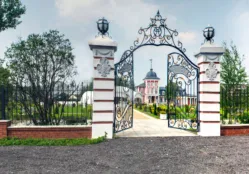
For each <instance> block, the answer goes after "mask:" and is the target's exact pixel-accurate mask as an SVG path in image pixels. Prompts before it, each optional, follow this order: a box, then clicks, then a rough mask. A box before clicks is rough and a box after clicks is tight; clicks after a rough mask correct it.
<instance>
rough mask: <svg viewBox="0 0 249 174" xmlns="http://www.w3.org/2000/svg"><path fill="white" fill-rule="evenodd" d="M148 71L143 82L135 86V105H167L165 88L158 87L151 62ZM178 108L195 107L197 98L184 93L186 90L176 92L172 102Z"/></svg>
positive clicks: (157, 79)
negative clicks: (183, 106) (182, 106)
mask: <svg viewBox="0 0 249 174" xmlns="http://www.w3.org/2000/svg"><path fill="white" fill-rule="evenodd" d="M150 61H151V68H150V71H149V72H148V73H147V74H146V76H145V78H144V79H143V80H144V82H143V83H141V84H140V85H138V86H136V88H135V90H136V96H139V97H136V96H135V97H134V99H135V100H134V102H135V103H147V104H152V103H157V104H166V103H167V93H166V86H165V87H159V86H158V84H159V81H160V78H159V77H158V76H157V74H156V72H154V71H153V68H152V60H151V59H150ZM174 103H175V104H176V105H178V106H181V105H196V104H197V97H196V95H189V94H187V93H186V90H180V91H178V95H177V97H176V99H175V101H174Z"/></svg>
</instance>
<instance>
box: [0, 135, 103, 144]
mask: <svg viewBox="0 0 249 174" xmlns="http://www.w3.org/2000/svg"><path fill="white" fill-rule="evenodd" d="M105 140H106V137H105V136H103V137H99V138H96V139H88V138H78V139H33V138H29V139H19V138H4V139H0V146H79V145H89V144H98V143H101V142H104V141H105Z"/></svg>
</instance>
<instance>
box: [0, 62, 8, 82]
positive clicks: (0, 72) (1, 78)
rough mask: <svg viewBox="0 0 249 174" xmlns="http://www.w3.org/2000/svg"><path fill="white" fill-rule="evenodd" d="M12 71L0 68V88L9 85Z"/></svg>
mask: <svg viewBox="0 0 249 174" xmlns="http://www.w3.org/2000/svg"><path fill="white" fill-rule="evenodd" d="M9 78H10V71H9V70H8V69H7V68H4V67H0V86H7V84H9Z"/></svg>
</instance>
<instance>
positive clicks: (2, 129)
mask: <svg viewBox="0 0 249 174" xmlns="http://www.w3.org/2000/svg"><path fill="white" fill-rule="evenodd" d="M10 125H11V122H10V121H8V120H0V138H6V137H7V136H8V132H7V128H8V127H9V126H10Z"/></svg>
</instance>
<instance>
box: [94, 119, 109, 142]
mask: <svg viewBox="0 0 249 174" xmlns="http://www.w3.org/2000/svg"><path fill="white" fill-rule="evenodd" d="M105 133H107V138H108V139H112V138H113V124H110V123H108V124H105V123H101V124H96V123H93V124H92V138H98V137H101V136H105Z"/></svg>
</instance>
